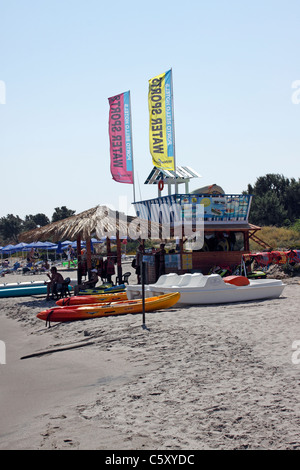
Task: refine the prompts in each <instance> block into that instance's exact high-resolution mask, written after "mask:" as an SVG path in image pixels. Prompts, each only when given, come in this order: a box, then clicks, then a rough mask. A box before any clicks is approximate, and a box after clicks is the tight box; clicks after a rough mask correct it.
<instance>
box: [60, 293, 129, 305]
mask: <svg viewBox="0 0 300 470" xmlns="http://www.w3.org/2000/svg"><path fill="white" fill-rule="evenodd" d="M119 300H128V299H127V295H126V292H118V293H116V294H99V295H96V294H93V295H74V296H73V297H66V298H65V299H59V300H57V302H56V305H60V306H62V305H82V304H99V303H102V302H118V301H119Z"/></svg>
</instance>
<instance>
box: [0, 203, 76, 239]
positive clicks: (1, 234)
mask: <svg viewBox="0 0 300 470" xmlns="http://www.w3.org/2000/svg"><path fill="white" fill-rule="evenodd" d="M75 212H76V211H74V210H72V209H68V208H67V207H66V206H62V207H55V209H54V212H53V214H52V217H51V220H50V219H49V218H48V217H47V216H46V215H45V214H40V213H39V214H35V215H32V214H30V215H26V216H25V218H24V219H21V217H19V216H18V215H13V214H8V215H7V216H6V217H1V218H0V244H1V245H4V244H5V245H7V244H8V243H13V244H16V243H18V242H19V240H18V237H19V235H20V233H22V232H28V231H29V230H33V229H35V228H38V227H43V226H44V225H48V224H50V222H57V221H58V220H62V219H65V218H67V217H71V216H72V215H74V214H75Z"/></svg>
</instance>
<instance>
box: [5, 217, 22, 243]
mask: <svg viewBox="0 0 300 470" xmlns="http://www.w3.org/2000/svg"><path fill="white" fill-rule="evenodd" d="M22 225H23V221H22V219H21V218H20V217H19V216H18V215H17V216H14V215H13V214H8V215H7V216H6V217H1V218H0V235H1V237H2V239H3V240H4V241H5V242H7V243H18V236H19V234H20V233H21V232H22Z"/></svg>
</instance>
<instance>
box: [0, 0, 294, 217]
mask: <svg viewBox="0 0 300 470" xmlns="http://www.w3.org/2000/svg"><path fill="white" fill-rule="evenodd" d="M0 24H1V26H0V80H2V81H3V82H5V85H6V104H0V156H1V184H0V194H1V210H0V216H6V215H7V214H14V215H19V216H20V217H22V218H23V217H24V216H25V215H26V214H36V213H39V212H42V213H45V214H46V215H47V216H48V217H51V216H52V213H53V211H54V208H55V207H58V206H59V207H60V206H62V205H66V206H67V207H68V208H69V209H73V210H75V211H76V212H77V213H78V212H81V211H83V210H85V209H89V208H91V207H93V206H95V205H97V204H107V203H110V204H111V205H112V206H113V207H115V208H116V209H117V208H119V197H122V198H123V201H124V198H127V201H128V204H130V203H131V202H132V199H133V190H132V186H131V185H127V184H120V183H116V182H114V181H113V180H112V178H111V174H110V157H109V140H108V100H107V99H108V97H110V96H113V95H115V94H117V93H121V92H123V91H127V90H130V92H131V105H132V123H133V151H134V165H135V180H136V199H137V200H140V196H141V198H142V199H149V198H151V197H155V196H156V194H157V190H156V187H153V186H146V185H144V181H145V179H146V177H147V176H148V174H149V173H150V171H151V169H152V160H151V156H150V153H149V138H148V102H147V93H148V80H149V79H150V78H152V77H154V76H156V75H158V74H160V73H162V72H164V71H166V70H168V69H169V68H170V67H172V69H173V83H174V110H175V141H176V160H177V164H178V165H188V166H191V167H192V168H194V169H195V170H196V171H198V172H199V173H200V174H201V175H202V178H200V179H195V180H192V182H191V185H190V189H191V190H193V189H196V188H198V187H201V186H205V185H207V184H212V183H217V184H219V185H220V186H222V187H223V188H224V190H225V192H227V193H240V192H241V191H242V190H244V189H247V185H248V183H251V184H254V183H255V181H256V179H257V177H259V176H263V175H265V174H267V173H280V174H283V175H284V176H286V177H289V178H290V177H295V178H297V179H298V178H299V176H300V171H299V170H300V163H299V153H300V104H299V105H296V104H293V103H292V94H293V93H294V92H295V90H293V89H292V83H293V82H294V81H296V80H300V61H299V44H300V41H299V39H300V3H299V1H290V0H287V1H285V2H283V1H277V0H265V1H264V0H261V1H257V0H253V1H251V2H250V1H249V2H241V1H232V0H229V1H225V0H212V1H209V2H208V1H202V0H187V1H186V2H182V1H178V0H172V1H168V2H159V3H158V2H153V3H151V2H145V1H141V0H128V1H127V2H126V1H119V0H114V1H113V2H104V1H102V0H85V1H79V0H59V1H58V0H51V1H49V0H43V1H41V0H26V1H25V0H10V1H3V0H1V1H0ZM182 190H183V188H182ZM123 204H124V203H123Z"/></svg>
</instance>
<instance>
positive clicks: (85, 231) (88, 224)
mask: <svg viewBox="0 0 300 470" xmlns="http://www.w3.org/2000/svg"><path fill="white" fill-rule="evenodd" d="M160 228H161V225H160V224H158V223H156V222H151V223H150V222H149V221H148V220H143V219H140V218H138V217H132V216H128V215H127V216H126V215H125V214H124V213H120V212H116V211H114V210H112V209H110V208H109V207H107V206H100V205H98V206H96V207H93V208H92V209H88V210H86V211H84V212H81V213H80V214H75V215H72V216H71V217H68V218H66V219H63V220H58V221H56V222H52V223H51V224H48V225H44V226H43V227H39V228H37V229H34V230H30V231H28V232H23V233H22V234H21V235H20V239H21V240H22V241H24V242H26V241H27V242H29V241H31V240H46V239H49V238H50V239H52V240H53V241H57V242H58V241H60V240H65V239H67V240H77V242H78V243H80V241H81V240H88V243H89V244H88V246H87V264H88V269H90V268H91V257H90V250H89V249H90V240H91V238H92V237H95V238H97V239H99V240H101V238H102V237H105V238H107V243H108V245H109V240H110V239H112V237H117V267H118V278H119V279H121V277H122V266H121V245H119V244H118V239H119V238H122V237H127V235H128V236H129V237H130V238H134V237H135V238H141V239H146V238H149V237H150V236H151V231H152V229H155V231H156V233H158V232H159V229H160ZM108 251H109V249H108ZM79 277H80V276H79V274H78V281H80V278H79Z"/></svg>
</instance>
